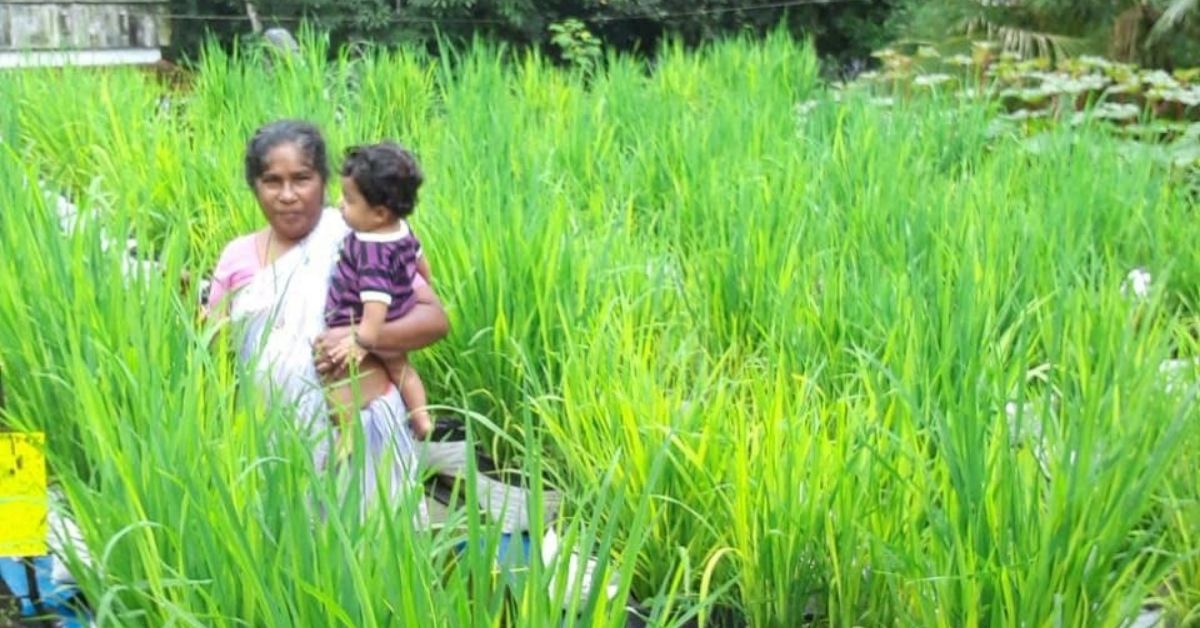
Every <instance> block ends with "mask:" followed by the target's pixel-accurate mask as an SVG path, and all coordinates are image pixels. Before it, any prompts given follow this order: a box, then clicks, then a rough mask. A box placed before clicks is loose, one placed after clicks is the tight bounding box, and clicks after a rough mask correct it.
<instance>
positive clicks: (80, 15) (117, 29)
mask: <svg viewBox="0 0 1200 628" xmlns="http://www.w3.org/2000/svg"><path fill="white" fill-rule="evenodd" d="M166 14H167V3H166V2H164V1H162V0H126V1H125V2H97V1H96V0H76V1H75V2H35V1H33V0H4V1H3V2H0V67H9V66H13V65H62V64H63V63H80V64H87V65H91V64H109V63H147V62H151V63H152V62H153V61H155V60H157V59H158V58H160V55H159V52H160V49H161V48H162V47H164V46H166V45H168V44H169V43H170V37H171V33H170V26H169V23H168V21H167V17H166Z"/></svg>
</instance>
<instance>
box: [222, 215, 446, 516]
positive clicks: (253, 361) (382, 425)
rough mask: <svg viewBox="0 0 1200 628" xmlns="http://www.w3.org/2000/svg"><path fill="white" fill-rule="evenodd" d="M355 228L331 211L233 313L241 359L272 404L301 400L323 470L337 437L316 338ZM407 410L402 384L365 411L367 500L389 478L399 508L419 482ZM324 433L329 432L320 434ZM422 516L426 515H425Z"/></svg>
mask: <svg viewBox="0 0 1200 628" xmlns="http://www.w3.org/2000/svg"><path fill="white" fill-rule="evenodd" d="M347 233H348V228H347V226H346V223H345V222H344V221H343V220H342V217H341V215H340V214H339V213H338V212H337V211H336V210H333V209H326V210H324V211H323V212H322V214H321V219H320V222H319V223H318V224H317V226H316V228H314V229H313V231H312V233H310V234H309V236H308V237H307V238H305V239H304V241H303V242H301V243H300V244H298V245H296V246H295V247H294V248H292V250H290V251H288V252H287V253H285V254H284V255H282V256H280V258H279V259H278V260H276V261H275V262H274V263H272V264H271V265H270V266H268V267H266V268H263V269H262V270H260V271H258V273H257V274H256V275H255V277H254V279H253V280H252V281H251V282H250V283H249V284H247V285H246V286H245V287H244V288H242V289H241V290H238V291H237V292H236V293H235V294H234V295H233V297H232V301H231V303H230V318H231V320H232V321H233V323H234V324H235V325H237V326H238V328H239V330H240V333H241V334H242V336H241V342H240V343H239V347H238V356H239V359H240V360H241V361H242V363H243V364H246V365H252V366H253V368H254V369H255V375H256V379H257V380H258V382H259V383H260V385H262V386H263V387H264V388H265V391H266V394H268V395H269V397H268V402H270V403H281V402H282V403H291V404H293V405H294V407H295V409H296V417H297V420H299V421H300V425H299V426H298V427H299V428H300V430H301V431H302V433H305V434H308V435H309V436H311V437H313V445H314V446H313V463H314V464H315V465H316V467H317V468H318V469H323V468H325V467H326V465H327V464H329V463H330V461H329V459H328V458H329V456H330V452H331V449H332V448H331V444H332V439H331V438H330V437H329V424H328V422H327V420H328V408H327V405H326V402H325V396H324V394H323V393H322V391H321V381H320V378H319V376H318V375H317V371H316V367H315V366H314V365H313V354H312V343H313V341H314V340H315V339H316V337H317V335H318V334H320V333H321V331H323V330H324V329H325V317H324V310H325V296H326V292H327V290H328V288H329V278H330V273H331V271H332V270H333V267H334V264H335V263H336V262H337V256H338V251H339V246H340V245H341V242H342V239H343V238H345V236H346V234H347ZM406 414H407V413H406V411H405V407H404V401H403V400H402V399H401V397H400V393H399V391H398V390H397V389H396V387H395V386H391V387H390V388H389V391H388V393H387V394H386V395H384V396H382V397H379V398H377V399H375V400H373V401H371V402H370V403H369V404H368V405H367V406H366V407H365V408H364V409H362V410H361V411H360V412H359V424H360V426H361V429H362V432H361V433H362V436H363V438H362V439H361V441H358V445H359V447H361V448H363V458H364V459H365V462H366V466H365V469H364V478H363V487H362V488H363V495H364V498H365V502H366V503H367V504H369V503H371V501H372V500H373V499H374V498H375V497H376V496H377V493H378V490H379V489H378V487H377V482H379V481H384V482H387V484H388V486H387V487H386V494H387V496H388V501H389V502H390V503H391V504H393V505H395V504H398V503H400V500H401V499H402V498H403V497H404V495H405V490H406V489H407V488H410V487H412V486H415V483H416V462H415V448H414V445H413V440H412V437H411V434H410V433H409V431H408V427H407V422H406ZM322 434H325V435H326V437H325V438H319V436H321V435H322ZM356 440H358V439H356ZM420 503H421V505H422V506H423V505H424V503H423V502H420ZM417 517H418V519H423V513H418V515H417Z"/></svg>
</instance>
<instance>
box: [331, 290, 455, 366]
mask: <svg viewBox="0 0 1200 628" xmlns="http://www.w3.org/2000/svg"><path fill="white" fill-rule="evenodd" d="M413 291H414V292H415V293H416V295H417V305H416V307H414V308H413V309H412V311H410V312H409V313H408V314H405V315H404V316H403V317H401V318H398V319H396V320H394V321H391V322H390V323H384V325H383V327H382V328H381V329H380V331H379V339H378V341H377V342H376V345H375V347H374V348H373V349H372V353H375V354H377V355H379V356H380V357H383V358H389V357H393V356H396V355H399V354H402V353H406V352H408V351H416V350H417V349H423V348H425V347H428V346H429V345H431V344H433V343H435V342H437V341H439V340H441V339H442V338H445V337H446V334H447V333H449V332H450V319H448V318H447V317H446V310H444V309H443V308H442V302H441V300H439V299H438V297H437V294H435V293H434V291H433V289H432V288H430V287H429V285H428V284H426V283H424V282H422V283H421V284H420V285H416V286H413ZM350 333H351V328H350V327H334V328H331V329H327V330H325V331H324V332H322V333H321V335H319V336H317V340H316V342H315V343H314V346H313V349H314V352H315V353H314V357H315V361H316V365H317V370H318V371H319V372H321V373H325V372H327V371H329V370H331V369H333V368H334V366H335V365H334V364H333V362H332V360H330V359H329V350H330V349H332V348H333V347H335V346H337V344H338V343H340V342H342V341H344V340H345V339H346V338H347V337H348V336H349V335H350Z"/></svg>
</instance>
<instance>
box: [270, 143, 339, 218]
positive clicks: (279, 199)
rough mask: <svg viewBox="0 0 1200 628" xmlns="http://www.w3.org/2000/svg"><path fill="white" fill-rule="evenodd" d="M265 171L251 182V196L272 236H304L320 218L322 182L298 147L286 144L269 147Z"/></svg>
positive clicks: (323, 199)
mask: <svg viewBox="0 0 1200 628" xmlns="http://www.w3.org/2000/svg"><path fill="white" fill-rule="evenodd" d="M264 161H265V163H266V168H264V169H263V173H262V175H261V176H259V177H258V179H256V180H255V181H254V195H255V196H257V197H258V205H259V207H261V208H262V212H263V216H265V217H266V219H267V222H268V223H269V224H270V225H271V230H272V231H274V232H275V235H276V236H278V237H280V238H283V239H285V240H292V241H295V240H300V239H302V238H304V237H305V236H307V235H308V234H309V233H310V232H311V231H312V230H313V228H314V227H316V226H317V222H318V221H319V220H320V219H321V209H322V206H323V205H324V203H325V181H324V180H322V179H321V175H320V174H319V173H318V172H317V170H316V169H315V168H313V166H312V163H310V161H309V159H308V157H307V156H306V155H305V154H304V151H302V150H300V147H299V146H297V145H296V144H294V143H291V142H286V143H283V144H280V145H278V146H276V147H275V148H272V149H271V150H270V152H268V153H267V157H266V159H265V160H264Z"/></svg>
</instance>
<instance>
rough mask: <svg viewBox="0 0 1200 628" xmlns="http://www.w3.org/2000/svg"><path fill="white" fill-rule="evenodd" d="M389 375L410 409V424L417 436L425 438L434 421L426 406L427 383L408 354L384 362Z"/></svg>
mask: <svg viewBox="0 0 1200 628" xmlns="http://www.w3.org/2000/svg"><path fill="white" fill-rule="evenodd" d="M384 366H386V367H387V371H388V376H389V377H391V379H392V382H393V383H394V384H396V387H397V388H399V389H400V397H401V398H403V399H404V407H405V408H407V409H408V425H409V427H411V428H412V431H413V434H414V435H415V436H416V437H417V438H425V437H426V436H428V435H429V432H430V430H431V429H433V422H432V421H430V419H429V413H428V412H427V411H426V410H425V406H427V405H429V399H428V398H427V397H426V396H425V384H424V383H423V382H421V377H420V376H419V375H417V371H416V369H414V368H413V367H412V364H410V363H409V362H408V356H407V355H405V356H402V357H399V358H395V359H392V360H387V361H385V362H384Z"/></svg>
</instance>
